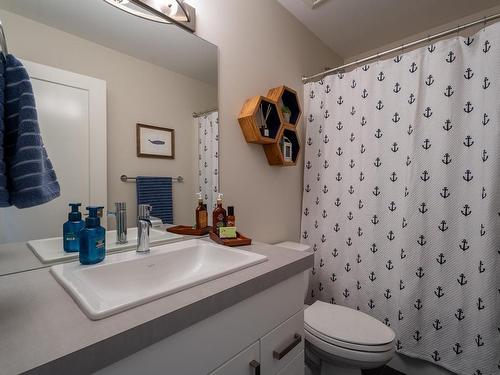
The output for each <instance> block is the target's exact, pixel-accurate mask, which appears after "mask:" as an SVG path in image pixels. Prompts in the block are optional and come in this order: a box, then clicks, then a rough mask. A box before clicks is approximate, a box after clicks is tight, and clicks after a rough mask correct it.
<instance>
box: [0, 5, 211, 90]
mask: <svg viewBox="0 0 500 375" xmlns="http://www.w3.org/2000/svg"><path fill="white" fill-rule="evenodd" d="M0 8H3V9H5V10H7V11H10V12H13V13H17V14H19V15H21V16H24V17H27V18H31V19H33V20H35V21H37V22H40V23H43V24H46V25H48V26H52V27H54V28H56V29H59V30H62V31H65V32H67V33H70V34H73V35H76V36H79V37H81V38H84V39H87V40H90V41H92V42H94V43H97V44H100V45H103V46H105V47H108V48H111V49H114V50H117V51H119V52H122V53H125V54H127V55H130V56H133V57H135V58H138V59H141V60H145V61H147V62H150V63H152V64H155V65H158V66H161V67H163V68H166V69H169V70H172V71H175V72H177V73H180V74H183V75H186V76H188V77H192V78H194V79H197V80H200V81H203V82H206V83H209V84H212V85H217V81H218V69H217V55H218V53H217V47H216V46H214V45H213V44H210V43H209V42H207V41H205V40H203V39H201V38H199V37H198V36H196V35H194V34H191V33H189V32H187V31H184V30H182V29H181V28H179V27H177V26H174V25H168V24H162V23H158V22H152V21H147V20H144V19H142V18H139V17H135V16H133V15H130V14H128V13H126V12H123V11H121V10H119V9H117V8H115V7H113V6H111V5H109V4H107V3H105V2H104V1H103V0H84V1H82V0H0ZM124 25H126V27H124ZM7 37H8V30H7Z"/></svg>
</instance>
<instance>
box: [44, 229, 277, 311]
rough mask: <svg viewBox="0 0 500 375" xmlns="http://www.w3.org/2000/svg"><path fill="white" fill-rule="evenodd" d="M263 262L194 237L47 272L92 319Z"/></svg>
mask: <svg viewBox="0 0 500 375" xmlns="http://www.w3.org/2000/svg"><path fill="white" fill-rule="evenodd" d="M266 260H267V257H266V256H264V255H260V254H256V253H252V252H249V251H244V250H239V249H233V248H229V247H226V246H221V245H217V244H213V243H210V242H207V241H202V240H198V239H194V240H188V241H181V242H176V243H173V244H168V245H162V246H157V247H154V248H152V249H151V252H150V253H148V254H137V253H136V252H135V251H134V252H132V251H130V252H126V253H119V254H113V255H110V256H108V257H106V259H105V260H104V261H103V262H102V263H99V264H96V265H92V266H83V265H81V264H80V263H78V262H71V263H64V264H59V265H55V266H52V267H51V268H50V272H51V273H52V275H53V276H54V277H55V278H56V280H57V281H58V282H59V283H60V284H61V285H62V286H63V287H64V289H66V291H67V292H68V293H69V294H70V295H71V297H73V299H74V300H75V301H76V302H77V303H78V305H79V306H80V308H81V309H82V310H83V312H84V313H85V314H86V315H87V316H88V317H89V318H90V319H92V320H98V319H102V318H105V317H108V316H110V315H113V314H116V313H119V312H121V311H124V310H127V309H130V308H132V307H134V306H138V305H142V304H144V303H147V302H150V301H152V300H155V299H157V298H161V297H164V296H167V295H169V294H173V293H176V292H179V291H181V290H184V289H187V288H190V287H193V286H195V285H199V284H202V283H204V282H207V281H209V280H213V279H216V278H219V277H221V276H224V275H227V274H230V273H233V272H236V271H239V270H241V269H243V268H247V267H250V266H253V265H255V264H258V263H261V262H264V261H266Z"/></svg>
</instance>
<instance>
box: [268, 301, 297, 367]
mask: <svg viewBox="0 0 500 375" xmlns="http://www.w3.org/2000/svg"><path fill="white" fill-rule="evenodd" d="M303 350H304V312H303V311H302V310H300V311H299V312H298V313H296V314H295V315H293V316H292V317H291V318H289V319H288V320H286V321H285V322H283V323H282V324H280V325H279V326H278V327H276V328H275V329H273V330H272V331H271V332H269V333H268V334H267V335H265V336H264V337H262V338H261V340H260V359H261V363H262V375H274V374H276V373H278V372H279V371H281V370H282V369H283V368H285V367H286V366H287V365H288V363H290V361H292V360H293V359H294V358H295V357H296V356H297V355H298V354H299V353H300V352H301V351H303Z"/></svg>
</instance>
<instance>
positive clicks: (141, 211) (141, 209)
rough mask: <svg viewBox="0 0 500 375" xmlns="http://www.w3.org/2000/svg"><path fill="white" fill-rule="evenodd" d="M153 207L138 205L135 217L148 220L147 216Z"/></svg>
mask: <svg viewBox="0 0 500 375" xmlns="http://www.w3.org/2000/svg"><path fill="white" fill-rule="evenodd" d="M152 209H153V207H152V206H151V205H149V204H140V205H139V206H138V207H137V216H138V217H139V218H141V219H147V220H149V216H150V213H151V210H152Z"/></svg>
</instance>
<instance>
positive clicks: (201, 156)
mask: <svg viewBox="0 0 500 375" xmlns="http://www.w3.org/2000/svg"><path fill="white" fill-rule="evenodd" d="M196 120H197V124H198V191H199V192H200V193H201V194H202V197H203V199H204V201H205V202H206V203H207V209H208V212H209V213H211V212H212V209H213V208H214V207H215V202H216V200H217V193H218V192H219V112H217V111H215V112H211V113H209V114H207V115H204V116H201V117H198V118H197V119H196ZM208 216H209V218H208V221H209V224H210V225H211V222H212V217H211V216H212V215H208Z"/></svg>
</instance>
